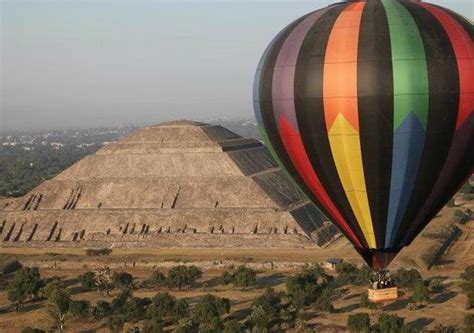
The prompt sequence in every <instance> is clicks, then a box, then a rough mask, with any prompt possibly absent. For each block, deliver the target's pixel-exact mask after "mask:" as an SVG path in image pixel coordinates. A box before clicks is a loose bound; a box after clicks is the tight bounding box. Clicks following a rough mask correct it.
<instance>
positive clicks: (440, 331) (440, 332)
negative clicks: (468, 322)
mask: <svg viewBox="0 0 474 333" xmlns="http://www.w3.org/2000/svg"><path fill="white" fill-rule="evenodd" d="M432 332H433V333H456V332H457V329H456V327H454V326H444V325H443V324H438V325H436V326H435V327H434V329H433V331H432Z"/></svg>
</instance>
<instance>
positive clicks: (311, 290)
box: [286, 266, 332, 308]
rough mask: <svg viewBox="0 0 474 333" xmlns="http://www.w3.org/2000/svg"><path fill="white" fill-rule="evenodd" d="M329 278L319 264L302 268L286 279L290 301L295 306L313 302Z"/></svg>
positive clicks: (298, 306)
mask: <svg viewBox="0 0 474 333" xmlns="http://www.w3.org/2000/svg"><path fill="white" fill-rule="evenodd" d="M331 279H332V277H330V276H328V275H327V274H326V273H325V271H324V269H322V268H321V267H320V266H313V267H305V268H303V270H302V271H301V272H299V273H298V274H296V275H294V276H290V277H288V278H287V279H286V290H287V293H288V296H289V299H290V302H291V303H292V304H293V305H294V306H295V307H297V308H300V307H302V306H306V305H310V304H313V303H314V302H315V301H316V300H317V298H318V297H319V296H320V295H321V292H322V290H323V289H324V288H325V287H326V286H327V285H328V282H329V281H330V280H331Z"/></svg>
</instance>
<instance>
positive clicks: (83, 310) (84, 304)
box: [69, 300, 91, 318]
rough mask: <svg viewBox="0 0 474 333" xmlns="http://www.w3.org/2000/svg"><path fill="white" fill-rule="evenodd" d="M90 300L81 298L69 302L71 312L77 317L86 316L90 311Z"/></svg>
mask: <svg viewBox="0 0 474 333" xmlns="http://www.w3.org/2000/svg"><path fill="white" fill-rule="evenodd" d="M90 307H91V304H90V302H89V301H84V300H79V301H70V302H69V313H70V314H71V316H73V317H75V318H85V317H87V316H88V315H89V313H90Z"/></svg>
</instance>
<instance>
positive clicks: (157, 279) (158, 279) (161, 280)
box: [146, 271, 166, 288]
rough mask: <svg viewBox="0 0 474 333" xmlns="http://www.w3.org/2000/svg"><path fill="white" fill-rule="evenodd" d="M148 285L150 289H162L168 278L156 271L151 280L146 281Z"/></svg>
mask: <svg viewBox="0 0 474 333" xmlns="http://www.w3.org/2000/svg"><path fill="white" fill-rule="evenodd" d="M146 284H147V285H148V286H150V287H155V288H157V287H162V286H164V285H165V284H166V276H165V275H164V274H163V273H161V272H160V271H154V272H153V273H152V274H151V276H150V278H149V279H148V280H147V281H146Z"/></svg>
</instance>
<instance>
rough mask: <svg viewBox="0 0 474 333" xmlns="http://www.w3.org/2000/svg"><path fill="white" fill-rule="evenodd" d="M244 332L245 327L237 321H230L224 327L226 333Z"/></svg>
mask: <svg viewBox="0 0 474 333" xmlns="http://www.w3.org/2000/svg"><path fill="white" fill-rule="evenodd" d="M243 331H244V326H243V325H242V324H241V323H239V321H238V320H236V319H230V320H228V321H227V322H226V323H225V325H224V333H241V332H243Z"/></svg>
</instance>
